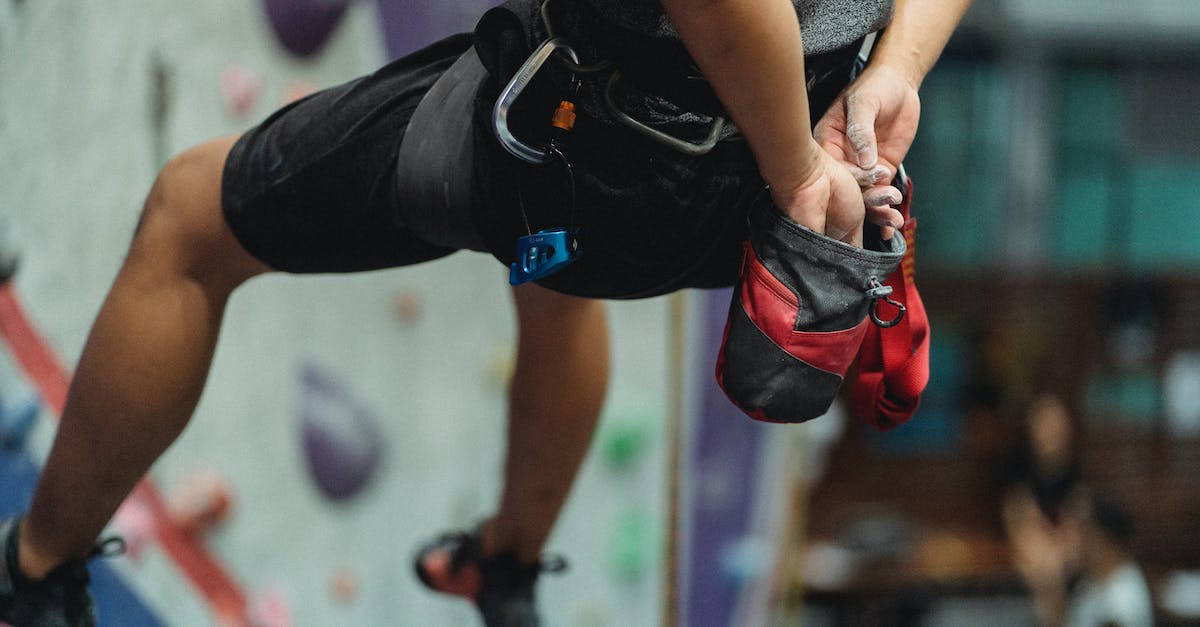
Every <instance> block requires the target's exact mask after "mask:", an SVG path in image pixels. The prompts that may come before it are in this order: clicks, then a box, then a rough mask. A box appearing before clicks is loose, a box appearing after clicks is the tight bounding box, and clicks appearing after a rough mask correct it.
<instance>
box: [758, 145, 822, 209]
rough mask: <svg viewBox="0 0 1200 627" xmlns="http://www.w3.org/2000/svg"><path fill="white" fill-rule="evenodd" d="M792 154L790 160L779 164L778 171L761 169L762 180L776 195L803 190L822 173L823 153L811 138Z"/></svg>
mask: <svg viewBox="0 0 1200 627" xmlns="http://www.w3.org/2000/svg"><path fill="white" fill-rule="evenodd" d="M790 152H792V158H791V159H789V160H787V161H786V162H783V163H780V164H779V166H780V167H779V171H777V172H775V171H768V170H767V169H765V168H764V169H763V172H762V174H763V180H765V181H766V182H767V185H769V186H770V187H771V189H772V190H773V191H774V192H775V193H776V194H777V195H778V194H786V193H787V192H790V191H793V190H798V189H804V188H806V187H808V186H810V185H812V183H813V181H816V180H817V179H819V178H820V177H821V174H822V172H824V169H825V167H824V163H823V161H822V155H823V153H824V151H823V150H822V148H821V147H820V146H819V145H818V144H817V142H816V140H814V139H813V138H812V137H811V136H810V137H808V138H807V139H806V140H805V141H804V142H802V143H801V146H800V147H799V148H797V149H795V150H793V151H790Z"/></svg>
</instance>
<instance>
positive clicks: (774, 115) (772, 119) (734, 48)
mask: <svg viewBox="0 0 1200 627" xmlns="http://www.w3.org/2000/svg"><path fill="white" fill-rule="evenodd" d="M662 4H663V8H664V10H665V11H666V13H667V15H668V17H670V19H671V21H672V23H673V24H674V25H675V28H676V30H677V31H678V32H679V36H680V38H681V39H682V40H683V43H684V45H685V46H686V47H687V49H688V52H690V53H691V55H692V58H694V59H695V61H696V63H697V65H699V66H700V69H701V70H702V71H703V72H704V75H705V77H706V78H707V79H708V81H709V83H710V84H711V85H712V86H713V89H714V90H715V91H716V93H717V97H718V98H720V99H721V103H722V104H724V105H725V108H726V110H727V111H728V112H729V114H730V116H731V117H732V118H733V121H734V122H735V123H737V125H738V127H739V128H740V129H741V131H742V134H743V135H745V137H746V141H747V142H748V143H749V145H750V149H751V150H752V151H753V152H754V156H755V159H756V161H757V162H758V166H759V170H760V171H761V173H762V175H763V178H764V179H765V180H766V181H767V182H768V183H769V184H771V185H772V186H774V187H782V188H788V187H793V186H798V185H802V184H803V183H805V182H806V181H807V180H808V179H809V178H810V177H812V176H813V175H814V174H815V170H816V169H817V164H818V155H817V152H818V151H819V150H820V148H819V147H818V146H817V144H816V142H814V141H813V139H812V132H811V130H810V119H809V111H808V94H807V90H806V88H805V77H804V46H803V44H802V42H801V39H800V24H799V21H798V20H797V18H796V11H795V8H794V7H793V6H792V3H791V2H790V1H789V0H663V1H662Z"/></svg>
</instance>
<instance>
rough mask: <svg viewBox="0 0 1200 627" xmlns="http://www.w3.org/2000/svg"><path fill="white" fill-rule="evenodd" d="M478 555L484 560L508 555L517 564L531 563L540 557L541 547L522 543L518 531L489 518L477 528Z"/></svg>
mask: <svg viewBox="0 0 1200 627" xmlns="http://www.w3.org/2000/svg"><path fill="white" fill-rule="evenodd" d="M479 553H480V555H481V557H485V558H486V557H494V556H496V555H500V554H502V553H510V554H512V555H513V556H514V557H516V558H517V561H518V562H521V563H533V562H536V561H537V560H538V559H539V557H540V556H541V546H540V545H536V544H535V545H531V544H530V543H529V542H525V541H523V538H522V536H521V534H520V533H519V531H517V530H514V529H511V528H508V527H505V526H504V525H502V524H500V523H499V522H497V520H496V518H491V519H489V520H488V521H487V522H485V523H483V524H482V525H480V527H479Z"/></svg>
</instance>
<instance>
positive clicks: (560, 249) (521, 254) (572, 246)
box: [508, 229, 582, 285]
mask: <svg viewBox="0 0 1200 627" xmlns="http://www.w3.org/2000/svg"><path fill="white" fill-rule="evenodd" d="M577 233H578V229H575V230H571V231H568V230H566V229H546V230H544V231H538V232H537V233H534V234H532V235H525V236H523V237H521V238H519V239H518V240H517V260H516V261H514V262H513V263H512V266H511V267H510V268H509V272H508V283H509V285H520V284H522V283H525V282H526V281H536V280H537V279H540V278H542V277H546V276H550V275H551V274H554V273H555V272H558V271H559V270H562V269H563V268H564V267H566V265H567V264H569V263H571V262H572V261H575V259H577V258H578V257H579V255H580V254H582V251H580V250H579V240H578V239H576V234H577Z"/></svg>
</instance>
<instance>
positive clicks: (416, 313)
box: [392, 290, 425, 324]
mask: <svg viewBox="0 0 1200 627" xmlns="http://www.w3.org/2000/svg"><path fill="white" fill-rule="evenodd" d="M422 300H423V299H422V298H421V294H420V293H419V292H417V291H416V290H404V291H402V292H399V293H397V294H396V296H395V297H393V298H392V311H394V312H395V314H396V319H397V320H399V321H400V322H404V323H406V324H411V323H413V322H416V321H417V320H419V319H420V318H421V313H422V310H423V309H424V308H425V304H424V303H423V302H422Z"/></svg>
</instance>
